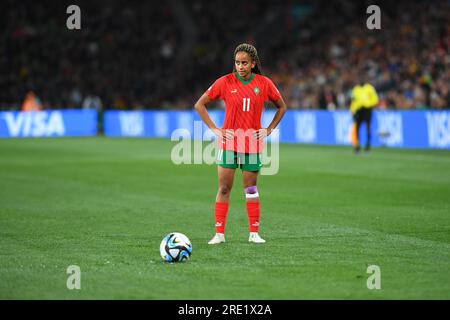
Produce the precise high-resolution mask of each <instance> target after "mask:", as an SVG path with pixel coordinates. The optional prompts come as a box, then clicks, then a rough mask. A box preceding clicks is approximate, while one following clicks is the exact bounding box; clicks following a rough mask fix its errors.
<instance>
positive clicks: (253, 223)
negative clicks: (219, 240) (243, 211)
mask: <svg viewBox="0 0 450 320" xmlns="http://www.w3.org/2000/svg"><path fill="white" fill-rule="evenodd" d="M246 205H247V216H248V224H249V231H250V232H258V229H259V219H260V216H261V211H260V208H259V201H258V202H247V203H246ZM214 212H215V216H216V233H225V223H226V221H227V214H228V202H216V203H215V205H214Z"/></svg>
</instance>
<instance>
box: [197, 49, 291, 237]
mask: <svg viewBox="0 0 450 320" xmlns="http://www.w3.org/2000/svg"><path fill="white" fill-rule="evenodd" d="M216 99H222V100H224V101H225V106H226V107H225V122H224V124H223V127H222V128H221V129H219V128H217V126H216V125H215V124H214V122H213V121H212V120H211V118H210V117H209V115H208V111H207V110H206V105H207V104H208V103H209V102H211V101H212V100H216ZM268 100H270V101H272V102H273V103H274V104H275V106H276V107H277V108H278V110H277V112H276V114H275V116H274V118H273V120H272V122H271V123H270V125H269V126H268V127H267V128H261V114H262V110H263V107H264V102H265V101H268ZM195 109H196V110H197V112H198V113H199V115H200V117H201V118H202V120H203V121H204V122H205V124H206V125H207V126H208V127H209V128H210V129H211V130H212V131H213V132H214V133H215V134H216V135H217V137H218V145H219V152H218V159H217V160H218V175H219V190H218V192H217V196H216V202H215V206H214V209H215V221H216V234H215V235H214V237H213V238H212V239H211V241H209V242H208V243H209V244H219V243H221V242H225V223H226V218H227V213H228V202H229V198H230V191H231V188H232V186H233V179H234V173H235V170H236V169H237V168H240V169H241V170H242V176H243V184H244V192H245V197H246V206H247V215H248V222H249V231H250V236H249V239H248V241H249V242H253V243H264V242H266V241H265V240H264V239H262V238H261V237H260V236H259V235H258V228H259V222H260V206H259V193H258V189H257V186H256V184H257V178H258V172H259V170H260V168H261V160H260V153H261V151H262V147H263V143H264V141H263V140H264V138H265V137H267V136H269V135H270V134H271V133H272V131H273V130H274V129H275V127H276V126H277V125H278V123H279V122H280V120H281V118H282V117H283V115H284V114H285V112H286V109H287V108H286V104H285V103H284V101H283V98H282V97H281V95H280V93H279V91H278V90H277V88H275V85H274V84H273V83H272V81H271V80H270V79H269V78H267V77H265V76H263V75H262V73H261V64H260V61H259V58H258V53H257V51H256V49H255V47H254V46H252V45H250V44H245V43H244V44H240V45H239V46H237V48H236V50H235V51H234V68H233V72H232V73H230V74H227V75H224V76H223V77H221V78H219V79H217V80H216V81H215V82H214V84H213V85H212V86H211V87H210V88H209V89H208V90H207V91H206V92H205V93H204V94H203V95H202V96H201V97H200V99H199V100H198V101H197V103H196V104H195Z"/></svg>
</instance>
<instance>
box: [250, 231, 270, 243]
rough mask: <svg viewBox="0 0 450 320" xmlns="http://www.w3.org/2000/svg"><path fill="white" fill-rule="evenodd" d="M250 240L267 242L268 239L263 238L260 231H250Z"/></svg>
mask: <svg viewBox="0 0 450 320" xmlns="http://www.w3.org/2000/svg"><path fill="white" fill-rule="evenodd" d="M248 242H253V243H266V240H264V239H263V238H261V237H260V236H259V234H258V232H250V236H249V237H248Z"/></svg>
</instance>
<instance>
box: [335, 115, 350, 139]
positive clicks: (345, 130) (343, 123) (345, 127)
mask: <svg viewBox="0 0 450 320" xmlns="http://www.w3.org/2000/svg"><path fill="white" fill-rule="evenodd" d="M333 120H334V136H335V139H336V143H337V144H350V128H351V126H352V123H353V119H352V116H351V114H350V113H349V112H340V111H336V112H334V113H333Z"/></svg>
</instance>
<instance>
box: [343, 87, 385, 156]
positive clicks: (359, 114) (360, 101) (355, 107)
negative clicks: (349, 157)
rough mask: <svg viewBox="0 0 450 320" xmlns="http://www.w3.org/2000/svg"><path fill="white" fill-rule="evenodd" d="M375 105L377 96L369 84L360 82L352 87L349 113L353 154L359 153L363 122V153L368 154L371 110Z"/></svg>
mask: <svg viewBox="0 0 450 320" xmlns="http://www.w3.org/2000/svg"><path fill="white" fill-rule="evenodd" d="M377 104H378V94H377V92H376V90H375V88H374V87H373V86H372V85H371V84H370V83H369V82H367V81H366V82H364V81H360V83H359V84H357V85H356V86H355V87H353V89H352V100H351V104H350V111H351V113H352V116H353V125H352V128H351V142H352V145H353V148H354V150H355V153H359V151H360V149H361V147H360V143H359V128H360V127H361V124H362V123H363V122H365V124H366V130H367V140H366V146H365V151H366V152H368V151H369V150H370V141H371V132H370V130H371V121H372V109H373V107H375V106H376V105H377Z"/></svg>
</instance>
